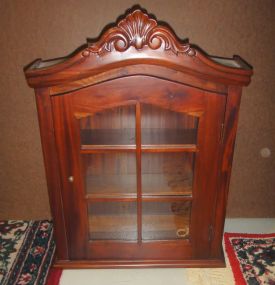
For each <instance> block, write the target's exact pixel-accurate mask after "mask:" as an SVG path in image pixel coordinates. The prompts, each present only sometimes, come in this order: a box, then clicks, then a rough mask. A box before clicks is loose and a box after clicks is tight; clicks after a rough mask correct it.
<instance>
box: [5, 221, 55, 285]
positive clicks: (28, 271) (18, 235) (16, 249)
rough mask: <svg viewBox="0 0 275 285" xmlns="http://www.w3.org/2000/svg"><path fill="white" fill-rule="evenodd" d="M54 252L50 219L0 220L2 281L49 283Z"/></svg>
mask: <svg viewBox="0 0 275 285" xmlns="http://www.w3.org/2000/svg"><path fill="white" fill-rule="evenodd" d="M54 251H55V243H54V241H53V226H52V223H51V222H50V221H46V220H45V221H19V220H14V221H12V220H10V221H0V284H1V285H17V284H18V285H27V284H28V285H44V284H46V282H47V277H48V272H49V268H50V265H51V263H52V259H53V256H54ZM48 284H49V283H48ZM57 284H58V283H57Z"/></svg>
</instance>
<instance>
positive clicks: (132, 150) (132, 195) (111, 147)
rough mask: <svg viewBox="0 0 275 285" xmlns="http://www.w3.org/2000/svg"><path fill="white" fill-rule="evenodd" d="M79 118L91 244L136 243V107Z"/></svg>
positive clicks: (114, 109)
mask: <svg viewBox="0 0 275 285" xmlns="http://www.w3.org/2000/svg"><path fill="white" fill-rule="evenodd" d="M77 120H78V124H79V126H78V128H79V130H80V156H81V162H82V170H83V178H84V189H85V200H86V203H87V208H88V210H87V212H88V232H89V240H90V241H100V240H113V241H115V240H122V241H123V240H126V241H127V240H129V241H134V240H137V170H136V168H137V167H136V106H135V104H130V105H123V106H117V107H113V108H107V109H104V110H101V111H98V112H95V113H87V114H78V115H77Z"/></svg>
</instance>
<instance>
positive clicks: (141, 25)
mask: <svg viewBox="0 0 275 285" xmlns="http://www.w3.org/2000/svg"><path fill="white" fill-rule="evenodd" d="M131 46H132V47H135V48H136V49H137V50H141V49H143V48H144V47H145V46H147V47H149V48H150V49H153V50H156V49H159V48H163V49H164V50H165V51H169V50H171V51H172V52H173V53H175V54H176V55H177V54H178V53H185V54H187V55H189V56H194V55H195V54H196V51H195V50H194V49H193V48H191V47H190V45H189V44H182V43H180V42H179V41H178V40H177V39H176V37H175V35H174V33H173V32H172V31H171V30H170V29H168V28H167V27H165V26H161V25H158V23H157V22H156V21H155V20H154V19H152V18H150V17H149V16H148V15H147V14H145V13H143V12H142V11H141V10H135V11H134V12H133V13H130V14H128V15H127V16H126V17H125V18H124V19H123V20H121V21H120V22H119V23H118V24H117V26H116V27H114V28H111V29H109V30H108V31H107V32H106V33H105V34H103V36H102V37H101V38H100V40H99V41H98V42H96V43H91V44H90V45H89V47H88V48H87V49H85V50H84V51H83V53H82V55H83V56H85V57H86V56H89V54H90V53H96V54H100V55H101V54H104V53H106V52H111V51H113V50H115V51H118V52H124V51H126V50H127V49H128V48H129V47H131Z"/></svg>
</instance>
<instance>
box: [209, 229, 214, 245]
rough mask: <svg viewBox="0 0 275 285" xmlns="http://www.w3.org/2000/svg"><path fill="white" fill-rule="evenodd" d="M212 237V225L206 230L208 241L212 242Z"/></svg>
mask: <svg viewBox="0 0 275 285" xmlns="http://www.w3.org/2000/svg"><path fill="white" fill-rule="evenodd" d="M213 236H214V228H213V226H212V225H210V226H209V229H208V240H209V241H212V240H213Z"/></svg>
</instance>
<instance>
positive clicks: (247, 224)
mask: <svg viewBox="0 0 275 285" xmlns="http://www.w3.org/2000/svg"><path fill="white" fill-rule="evenodd" d="M225 231H226V232H241V233H272V232H275V219H227V220H226V223H225ZM126 284H127V285H147V284H148V285H149V284H150V285H194V283H192V282H190V280H189V279H188V276H187V271H186V269H184V268H166V269H162V268H155V269H91V270H88V269H87V270H64V271H63V273H62V276H61V281H60V285H126ZM205 284H211V285H212V284H213V285H214V284H218V283H216V282H212V283H209V282H207V281H206V282H205ZM227 285H234V284H227Z"/></svg>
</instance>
